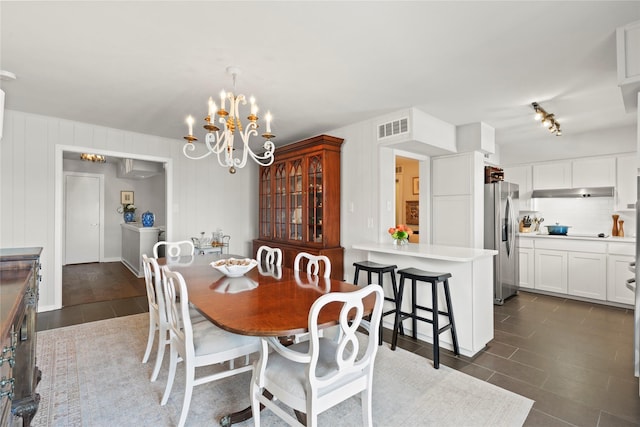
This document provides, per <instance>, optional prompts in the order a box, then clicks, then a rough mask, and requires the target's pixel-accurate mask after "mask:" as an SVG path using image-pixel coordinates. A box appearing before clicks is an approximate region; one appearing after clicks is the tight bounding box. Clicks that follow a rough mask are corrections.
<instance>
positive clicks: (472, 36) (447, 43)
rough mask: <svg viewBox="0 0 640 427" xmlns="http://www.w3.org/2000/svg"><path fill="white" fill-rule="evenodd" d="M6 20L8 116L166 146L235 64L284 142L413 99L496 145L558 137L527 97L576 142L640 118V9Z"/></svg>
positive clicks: (136, 5) (76, 8) (474, 6)
mask: <svg viewBox="0 0 640 427" xmlns="http://www.w3.org/2000/svg"><path fill="white" fill-rule="evenodd" d="M0 20H1V22H0V23H1V30H0V31H1V51H0V69H3V70H8V71H11V72H13V73H15V74H16V75H17V76H18V78H17V80H15V81H3V82H1V84H2V88H3V89H4V90H5V92H6V94H7V99H6V108H8V109H13V110H18V111H24V112H31V113H37V114H44V115H48V116H54V117H61V118H66V119H72V120H78V121H82V122H87V123H93V124H99V125H104V126H109V127H114V128H119V129H125V130H131V131H137V132H142V133H148V134H153V135H160V136H163V137H168V138H181V137H182V136H184V135H185V134H186V125H185V124H184V119H185V117H186V116H187V115H188V114H193V115H194V116H195V117H196V118H201V117H204V115H206V107H207V105H206V102H207V99H208V97H209V96H210V95H213V96H214V97H216V96H217V94H218V93H219V92H220V90H221V89H223V88H225V89H227V90H229V89H230V88H231V86H232V80H231V77H230V76H228V75H227V74H226V72H225V69H226V67H227V66H229V65H234V66H238V67H240V68H241V70H242V74H241V75H240V76H239V77H238V81H237V89H238V92H241V93H245V94H246V95H250V94H253V95H255V97H256V98H257V101H258V104H259V105H260V108H261V112H262V113H264V112H265V111H266V110H267V109H269V110H271V112H272V113H273V116H274V124H273V132H274V133H275V134H276V135H277V138H276V142H277V143H280V144H282V143H289V142H293V141H295V140H297V139H301V138H306V137H310V136H313V135H315V134H318V133H322V132H327V131H329V130H332V129H336V128H338V127H341V126H343V125H346V124H350V123H354V122H358V121H361V120H364V119H367V118H370V117H375V116H378V115H380V114H384V113H388V112H392V111H396V110H399V109H403V108H406V107H412V106H413V107H417V108H419V109H421V110H423V111H425V112H426V113H428V114H431V115H433V116H435V117H437V118H439V119H442V120H444V121H447V122H449V123H452V124H455V125H461V124H465V123H472V122H479V121H483V122H485V123H487V124H489V125H490V126H493V127H494V128H495V129H496V141H497V142H498V144H523V145H524V144H528V143H529V142H531V141H533V140H536V139H541V138H545V139H548V138H556V137H554V136H551V134H549V133H548V132H547V131H546V130H544V129H543V128H542V127H541V126H539V125H536V123H535V122H534V121H533V119H532V117H533V110H532V108H531V102H532V101H537V102H539V103H540V104H541V106H542V107H543V108H545V109H546V110H547V111H548V112H552V113H554V114H555V115H556V118H557V119H558V121H559V122H560V123H561V125H562V130H563V134H564V135H565V136H567V135H576V134H581V133H588V132H593V131H597V130H601V129H603V128H608V127H620V126H634V125H635V123H636V118H635V117H636V116H635V115H634V114H630V113H626V112H625V109H624V105H623V102H622V95H621V92H620V89H619V87H618V86H617V77H616V45H615V30H616V28H617V27H619V26H622V25H625V24H628V23H630V22H633V21H637V20H640V2H638V1H628V2H613V1H587V2H577V1H568V2H560V1H553V2H544V1H511V2H485V1H474V2H419V1H418V2H382V1H376V2H363V1H357V2H311V1H298V2H284V1H278V2H270V1H259V2H231V1H225V2H204V1H200V2H183V1H177V2H169V1H162V2H160V1H143V2H131V1H130V2H120V1H108V2H94V1H91V2H83V1H71V2H56V1H46V2H11V1H1V2H0ZM198 136H200V139H201V140H202V134H201V135H198ZM563 138H565V137H564V136H563Z"/></svg>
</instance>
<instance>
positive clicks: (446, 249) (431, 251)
mask: <svg viewBox="0 0 640 427" xmlns="http://www.w3.org/2000/svg"><path fill="white" fill-rule="evenodd" d="M352 248H353V249H359V250H363V251H370V252H382V253H388V254H393V255H404V256H411V257H417V258H428V259H436V260H441V261H453V262H470V261H475V260H477V259H479V258H484V257H491V256H495V255H497V254H498V251H494V250H488V249H474V248H461V247H457V246H441V245H430V244H427V243H409V244H407V245H404V246H396V245H394V244H393V242H388V243H357V244H354V245H353V246H352Z"/></svg>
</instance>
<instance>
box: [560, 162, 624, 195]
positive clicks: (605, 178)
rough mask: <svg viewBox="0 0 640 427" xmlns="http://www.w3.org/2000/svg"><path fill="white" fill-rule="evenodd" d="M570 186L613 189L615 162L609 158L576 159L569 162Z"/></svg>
mask: <svg viewBox="0 0 640 427" xmlns="http://www.w3.org/2000/svg"><path fill="white" fill-rule="evenodd" d="M571 169H572V170H571V186H572V187H573V188H582V187H613V186H614V185H615V184H616V160H615V158H613V157H609V158H588V159H576V160H574V161H573V162H571Z"/></svg>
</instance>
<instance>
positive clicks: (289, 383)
mask: <svg viewBox="0 0 640 427" xmlns="http://www.w3.org/2000/svg"><path fill="white" fill-rule="evenodd" d="M336 348H337V345H336V343H335V341H334V340H332V339H328V338H320V353H319V357H318V365H317V368H316V373H317V375H318V377H322V376H323V375H326V374H329V373H332V372H335V371H336V369H337V365H336V363H335V357H336ZM288 349H289V350H294V351H298V352H300V353H308V350H309V341H303V342H300V343H297V344H293V345H291V346H289V347H288ZM308 366H309V365H308V364H305V363H294V362H292V361H291V360H289V359H287V358H285V357H283V356H281V355H280V354H278V353H276V352H271V353H269V362H268V363H267V367H266V370H265V380H266V382H267V385H266V389H267V390H268V389H269V386H276V387H278V388H280V389H282V390H285V391H286V392H287V393H288V394H291V395H295V396H298V397H299V398H301V399H304V398H305V395H306V383H307V376H306V369H307V367H308ZM358 376H361V374H360V373H359V371H358V372H354V373H351V374H348V375H345V376H344V377H343V378H342V379H341V380H339V381H337V382H335V383H333V384H332V385H331V386H330V387H327V388H326V389H322V390H321V391H320V396H322V395H323V394H325V393H327V392H330V391H332V390H335V389H337V388H340V387H341V386H342V385H343V384H345V383H348V382H350V381H352V380H353V379H354V377H358Z"/></svg>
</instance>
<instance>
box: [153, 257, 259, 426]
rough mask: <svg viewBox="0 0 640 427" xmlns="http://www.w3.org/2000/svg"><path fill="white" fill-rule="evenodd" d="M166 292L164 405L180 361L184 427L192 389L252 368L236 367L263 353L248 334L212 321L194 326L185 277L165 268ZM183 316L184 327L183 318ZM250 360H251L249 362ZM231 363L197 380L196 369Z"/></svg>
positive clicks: (245, 365) (257, 339)
mask: <svg viewBox="0 0 640 427" xmlns="http://www.w3.org/2000/svg"><path fill="white" fill-rule="evenodd" d="M162 272H163V274H162V277H163V284H164V286H163V289H164V296H165V301H166V303H167V319H168V322H169V336H170V349H171V351H170V354H171V357H170V361H169V377H168V379H167V386H166V388H165V390H164V394H163V396H162V401H161V402H160V404H161V405H166V403H167V401H168V399H169V394H170V393H171V388H172V387H173V381H174V379H175V375H176V368H177V365H178V362H184V365H185V376H186V378H185V379H186V381H185V391H184V400H183V403H182V411H181V413H180V420H179V421H178V426H180V427H182V426H184V423H185V421H186V419H187V414H188V412H189V405H190V404H191V395H192V393H193V387H194V386H196V385H200V384H205V383H208V382H211V381H215V380H219V379H222V378H226V377H230V376H232V375H236V374H239V373H241V372H247V371H250V370H252V369H253V365H251V364H248V363H246V364H244V365H242V366H239V367H235V365H234V363H233V362H234V360H235V359H236V358H238V357H242V356H245V358H246V356H248V355H250V354H251V353H255V352H257V351H259V350H260V339H259V338H257V337H251V336H247V335H237V334H233V333H231V332H227V331H225V330H223V329H220V328H218V327H217V326H215V325H214V324H213V323H211V322H199V323H195V324H192V323H191V321H190V319H189V304H188V300H189V295H188V293H187V285H186V283H185V281H184V278H183V277H182V275H181V274H180V273H178V272H173V271H171V270H169V268H168V267H167V266H164V267H162ZM181 317H182V319H184V320H183V322H182V327H181V325H180V318H181ZM247 360H248V359H247ZM224 362H228V363H229V369H226V370H222V371H216V372H215V373H213V374H210V375H205V376H201V377H198V378H196V368H198V367H201V366H209V365H215V364H219V363H224Z"/></svg>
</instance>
